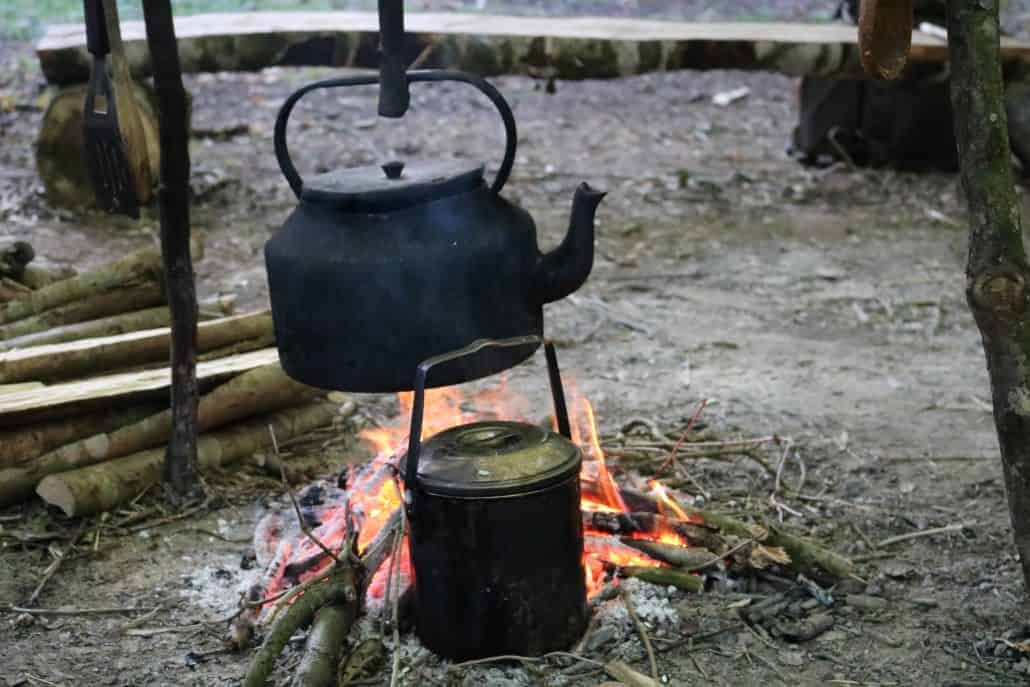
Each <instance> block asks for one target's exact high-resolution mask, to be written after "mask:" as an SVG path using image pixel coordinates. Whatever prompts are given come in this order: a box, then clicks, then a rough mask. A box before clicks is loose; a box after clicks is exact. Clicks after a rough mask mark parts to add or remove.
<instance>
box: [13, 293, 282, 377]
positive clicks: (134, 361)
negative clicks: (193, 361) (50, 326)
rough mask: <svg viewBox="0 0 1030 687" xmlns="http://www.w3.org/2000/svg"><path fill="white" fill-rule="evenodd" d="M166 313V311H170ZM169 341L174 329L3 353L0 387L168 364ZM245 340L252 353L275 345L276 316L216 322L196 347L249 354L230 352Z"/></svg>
mask: <svg viewBox="0 0 1030 687" xmlns="http://www.w3.org/2000/svg"><path fill="white" fill-rule="evenodd" d="M162 310H164V311H167V308H163V309H162ZM169 339H170V332H169V330H168V329H167V328H163V329H156V330H155V329H151V330H147V331H138V332H130V333H127V334H119V335H116V336H108V337H102V338H97V339H89V340H85V341H82V340H79V341H72V342H68V343H61V344H56V345H51V346H37V347H33V348H25V349H19V350H16V351H11V352H7V353H0V384H13V383H15V382H23V381H30V380H38V381H42V382H53V381H57V380H62V379H71V378H75V377H80V376H85V375H87V374H91V375H96V374H100V373H102V372H107V371H109V370H113V369H117V368H123V369H124V368H128V367H134V366H136V365H142V364H144V363H152V362H156V361H161V362H164V363H165V364H167V363H168V345H169ZM240 341H244V342H247V343H248V344H249V343H251V342H260V343H261V344H262V345H260V346H258V345H255V346H254V348H250V349H249V350H255V349H256V348H266V347H268V346H269V345H271V344H272V343H273V342H274V336H273V330H272V315H271V313H270V312H268V311H263V312H256V313H249V314H246V315H237V316H235V317H226V318H222V319H218V320H211V321H208V322H204V323H202V324H200V325H199V326H198V328H197V348H198V350H200V351H210V352H211V353H218V354H219V355H216V356H212V359H213V358H216V357H227V355H232V354H236V353H243V352H245V351H239V350H237V351H229V350H227V349H226V347H227V346H232V345H234V344H237V343H239V342H240Z"/></svg>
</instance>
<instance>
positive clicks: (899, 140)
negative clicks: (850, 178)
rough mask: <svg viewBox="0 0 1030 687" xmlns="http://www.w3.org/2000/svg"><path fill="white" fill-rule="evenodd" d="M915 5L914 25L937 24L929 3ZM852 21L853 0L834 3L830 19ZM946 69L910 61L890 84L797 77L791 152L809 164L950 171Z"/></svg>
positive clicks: (954, 163) (954, 162)
mask: <svg viewBox="0 0 1030 687" xmlns="http://www.w3.org/2000/svg"><path fill="white" fill-rule="evenodd" d="M920 4H921V5H923V6H922V7H920V6H917V8H916V9H917V19H916V21H917V22H918V21H934V22H935V23H936V22H940V21H941V17H940V16H938V12H937V10H938V9H939V8H938V6H937V3H934V2H926V3H920ZM849 5H851V6H849ZM856 16H857V2H855V1H854V0H845V2H843V3H841V7H840V8H839V9H838V17H840V18H842V19H845V20H850V21H853V17H856ZM946 70H947V68H946V67H945V66H943V65H920V64H911V65H909V67H908V68H907V69H906V70H905V73H904V74H903V76H902V77H901V78H900V79H898V80H897V81H891V82H880V81H873V80H854V79H823V78H814V77H805V78H804V79H802V81H801V90H800V94H799V95H800V97H799V104H800V108H799V109H800V120H799V122H798V126H797V127H796V128H795V129H794V135H793V140H792V146H791V152H792V154H793V155H794V156H795V157H797V158H798V159H800V160H801V161H802V162H805V163H807V164H817V165H819V164H822V165H826V164H831V163H832V162H834V161H837V160H849V161H850V162H852V163H854V164H855V165H858V166H863V167H864V166H871V167H880V166H888V165H889V166H892V167H897V168H899V169H941V170H948V171H952V170H955V169H958V153H957V151H956V149H955V132H954V128H953V123H952V113H951V96H950V94H949V92H948V76H947V71H946Z"/></svg>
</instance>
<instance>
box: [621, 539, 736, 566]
mask: <svg viewBox="0 0 1030 687" xmlns="http://www.w3.org/2000/svg"><path fill="white" fill-rule="evenodd" d="M619 541H621V542H622V543H623V544H625V545H626V546H631V547H633V548H634V549H636V550H637V551H642V552H644V553H646V554H647V555H648V556H650V557H651V558H654V559H655V560H659V561H662V562H664V563H668V564H669V565H672V566H675V567H677V568H690V569H691V570H692V571H693V570H698V571H699V570H705V569H707V568H714V567H717V566H718V565H719V563H720V562H722V560H723V558H724V556H718V555H716V556H713V555H712V552H711V551H709V550H708V549H705V548H702V547H700V546H676V545H675V544H665V543H663V542H660V541H651V540H650V539H634V538H633V537H620V539H619Z"/></svg>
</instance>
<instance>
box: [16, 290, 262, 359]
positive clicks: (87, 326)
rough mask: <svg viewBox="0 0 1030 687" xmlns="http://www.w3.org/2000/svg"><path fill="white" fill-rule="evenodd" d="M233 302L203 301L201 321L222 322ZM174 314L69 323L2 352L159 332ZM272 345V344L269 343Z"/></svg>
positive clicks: (154, 311) (161, 311)
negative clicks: (220, 319)
mask: <svg viewBox="0 0 1030 687" xmlns="http://www.w3.org/2000/svg"><path fill="white" fill-rule="evenodd" d="M231 301H232V299H227V298H225V297H221V296H219V297H216V298H211V299H205V300H203V301H201V302H200V310H199V314H200V319H201V320H213V319H219V318H221V317H222V316H223V315H231V314H232V302H231ZM171 319H172V318H171V313H169V312H168V307H167V306H161V307H157V308H147V309H145V310H138V311H136V312H127V313H122V314H119V315H111V316H110V317H101V318H100V319H96V320H89V321H86V322H79V323H77V324H69V325H65V326H63V327H54V328H53V329H49V330H47V331H45V332H38V333H36V334H26V335H25V336H19V337H15V338H13V339H7V340H6V341H0V352H2V351H13V350H16V349H23V348H31V347H33V346H46V345H51V344H59V343H66V342H68V341H79V340H82V339H96V338H103V337H109V336H118V335H121V334H128V333H129V332H140V331H144V330H147V329H160V328H162V327H167V326H168V325H169V324H170V323H171ZM269 345H270V344H269Z"/></svg>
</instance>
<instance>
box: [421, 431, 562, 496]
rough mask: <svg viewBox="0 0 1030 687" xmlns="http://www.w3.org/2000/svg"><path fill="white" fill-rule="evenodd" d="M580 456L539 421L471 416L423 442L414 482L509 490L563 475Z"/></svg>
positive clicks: (484, 491) (464, 492) (482, 491)
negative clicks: (469, 420)
mask: <svg viewBox="0 0 1030 687" xmlns="http://www.w3.org/2000/svg"><path fill="white" fill-rule="evenodd" d="M581 462H582V453H581V452H580V450H579V447H577V446H576V445H575V444H574V443H572V442H571V441H569V440H568V439H566V438H565V437H563V436H561V435H560V434H556V433H554V432H551V431H549V430H546V429H544V428H543V427H538V426H536V425H530V424H526V423H522V422H509V421H505V420H492V421H487V422H473V423H471V424H467V425H459V426H457V427H451V428H450V429H446V430H444V431H442V432H440V433H439V434H436V435H435V436H433V437H432V438H430V439H428V440H427V441H425V442H423V443H422V450H421V453H420V454H419V461H418V486H419V488H421V489H423V490H425V491H427V492H429V493H432V494H439V495H442V496H464V497H482V496H510V495H515V494H521V493H525V492H527V491H534V490H537V489H542V488H544V487H546V486H549V485H551V484H554V483H557V482H561V481H564V480H565V479H567V478H568V477H570V476H572V475H575V474H577V473H578V472H579V467H580V463H581Z"/></svg>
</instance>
